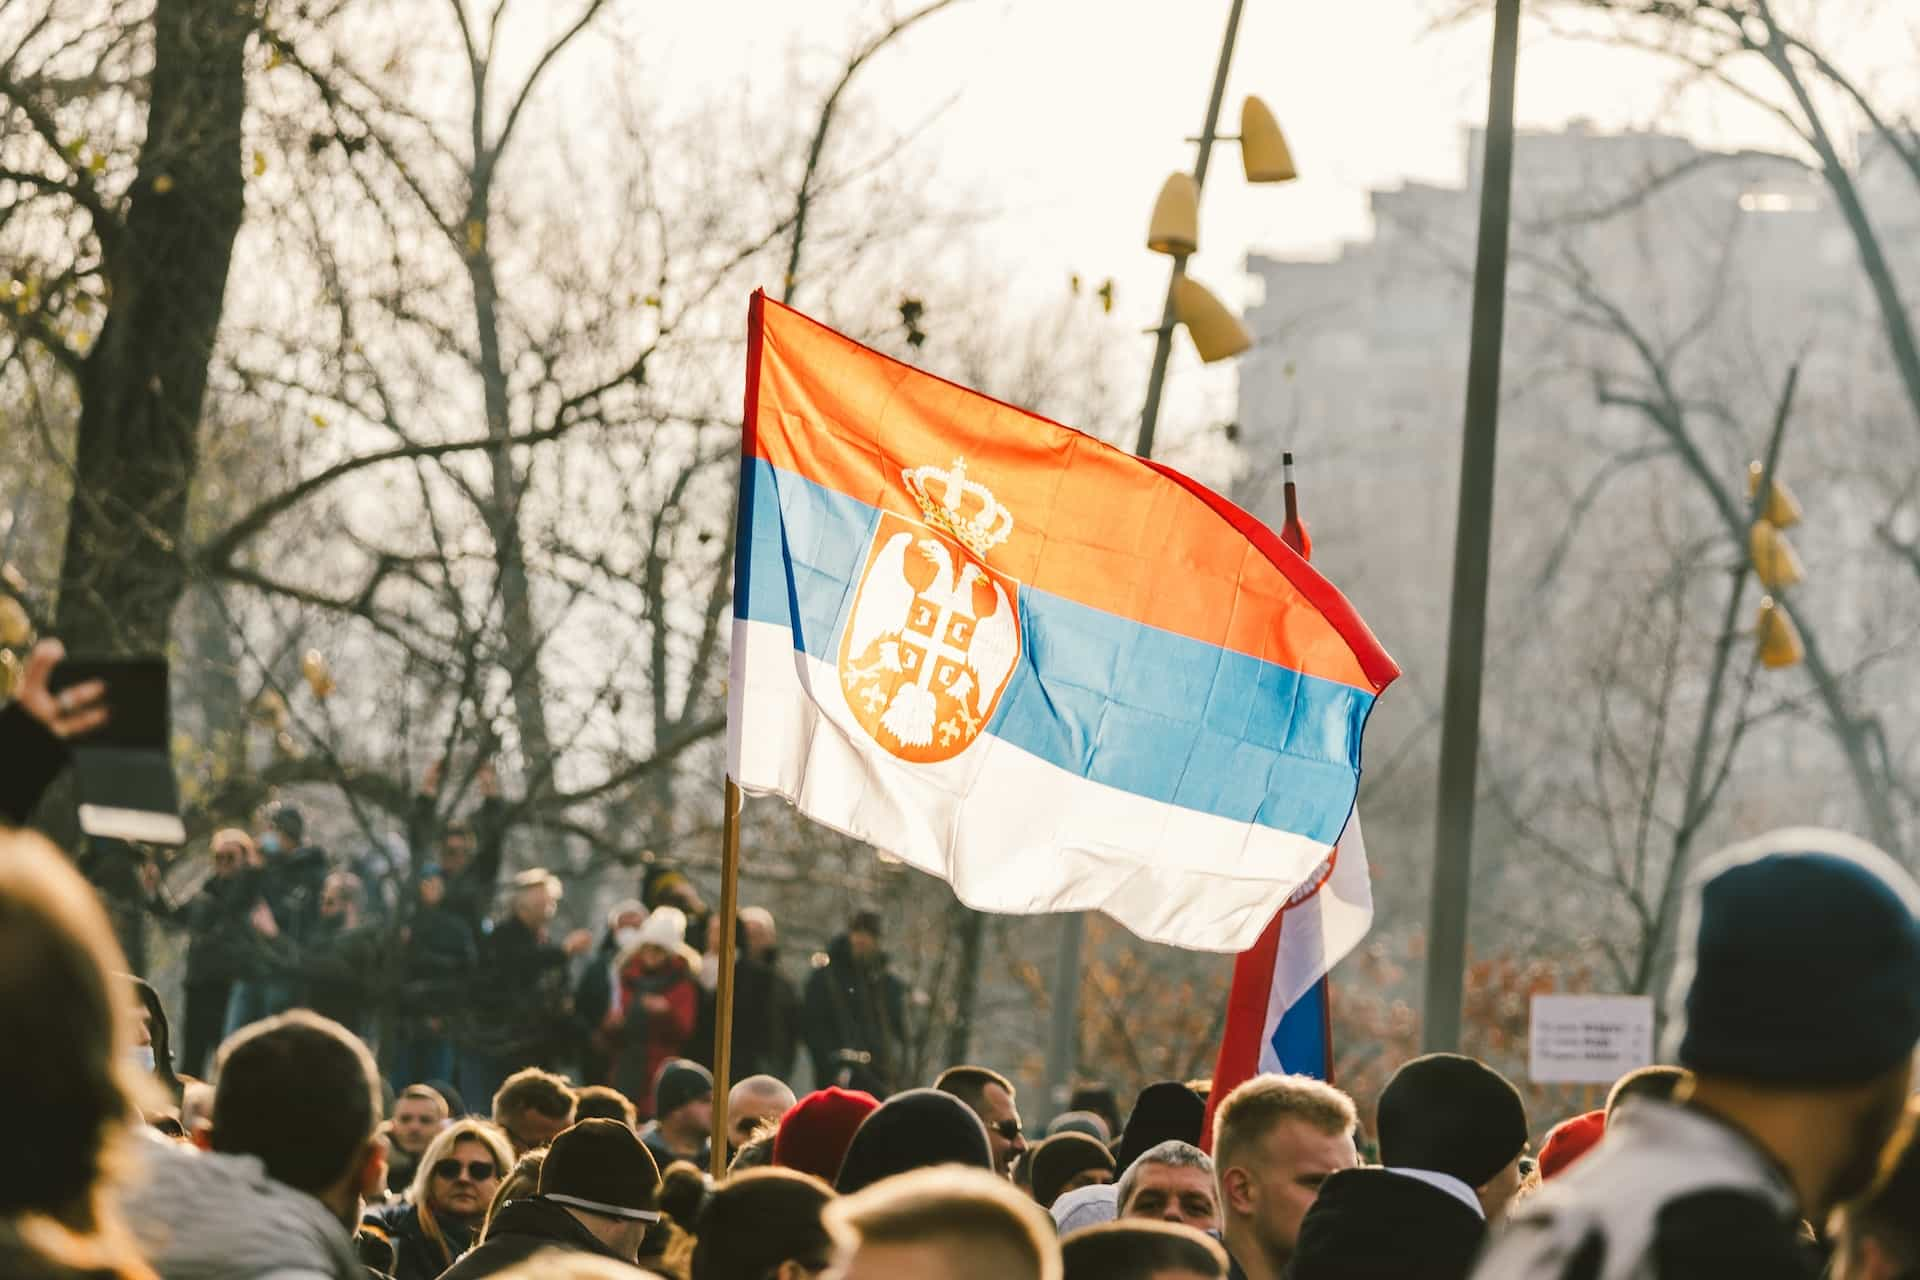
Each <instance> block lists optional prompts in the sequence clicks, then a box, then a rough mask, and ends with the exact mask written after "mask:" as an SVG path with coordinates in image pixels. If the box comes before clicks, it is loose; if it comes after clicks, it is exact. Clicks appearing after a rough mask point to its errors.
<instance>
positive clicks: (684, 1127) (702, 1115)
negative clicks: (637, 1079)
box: [653, 1058, 713, 1138]
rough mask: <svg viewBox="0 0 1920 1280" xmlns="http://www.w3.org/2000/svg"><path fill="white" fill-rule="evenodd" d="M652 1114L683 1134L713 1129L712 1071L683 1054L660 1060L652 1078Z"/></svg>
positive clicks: (706, 1133)
mask: <svg viewBox="0 0 1920 1280" xmlns="http://www.w3.org/2000/svg"><path fill="white" fill-rule="evenodd" d="M653 1118H654V1119H656V1120H658V1121H659V1122H660V1127H661V1128H662V1129H665V1130H667V1131H668V1132H669V1133H673V1134H676V1135H678V1136H680V1137H683V1138H694V1137H702V1138H704V1137H707V1136H709V1135H710V1134H712V1133H713V1073H712V1072H710V1071H708V1070H707V1069H706V1068H705V1067H703V1066H701V1065H700V1064H699V1063H697V1062H693V1061H691V1060H689V1059H687V1058H671V1059H669V1060H667V1061H666V1062H663V1063H661V1064H660V1071H659V1073H658V1074H657V1075H655V1076H654V1079H653Z"/></svg>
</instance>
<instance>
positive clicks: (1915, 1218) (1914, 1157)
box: [1833, 1098, 1920, 1280]
mask: <svg viewBox="0 0 1920 1280" xmlns="http://www.w3.org/2000/svg"><path fill="white" fill-rule="evenodd" d="M1835 1223H1836V1225H1837V1227H1838V1230H1837V1232H1836V1233H1835V1234H1836V1235H1837V1236H1838V1238H1839V1242H1840V1243H1839V1249H1838V1250H1837V1252H1836V1254H1835V1268H1834V1271H1833V1276H1834V1280H1902V1278H1903V1277H1905V1278H1906V1280H1911V1277H1913V1276H1916V1275H1920V1098H1914V1099H1912V1100H1910V1101H1909V1102H1908V1103H1907V1112H1906V1118H1905V1119H1904V1120H1902V1121H1901V1123H1900V1128H1899V1130H1898V1131H1897V1132H1896V1133H1895V1134H1894V1136H1893V1141H1892V1142H1890V1143H1888V1144H1887V1149H1886V1152H1885V1154H1884V1155H1883V1156H1882V1157H1881V1161H1880V1170H1879V1173H1878V1174H1877V1175H1876V1176H1875V1178H1874V1180H1873V1185H1872V1187H1870V1188H1869V1189H1868V1190H1867V1192H1866V1194H1865V1195H1863V1196H1861V1197H1860V1198H1859V1199H1858V1200H1855V1201H1853V1202H1852V1203H1851V1204H1849V1205H1847V1206H1846V1207H1845V1208H1843V1209H1842V1210H1841V1211H1840V1212H1839V1213H1838V1214H1836V1215H1835Z"/></svg>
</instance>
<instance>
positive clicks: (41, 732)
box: [0, 702, 68, 827]
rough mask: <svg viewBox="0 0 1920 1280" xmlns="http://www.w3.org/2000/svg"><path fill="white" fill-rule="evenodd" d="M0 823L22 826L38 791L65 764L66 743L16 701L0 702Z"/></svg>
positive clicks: (36, 804) (36, 803)
mask: <svg viewBox="0 0 1920 1280" xmlns="http://www.w3.org/2000/svg"><path fill="white" fill-rule="evenodd" d="M0 760H4V761H5V762H6V765H5V767H4V768H0V823H5V824H7V825H8V826H14V827H19V826H25V825H26V821H27V819H28V818H31V817H32V816H33V811H34V810H35V809H37V808H39V807H40V793H41V792H43V791H45V790H46V789H47V788H48V787H49V786H51V785H52V784H53V780H54V779H55V778H57V777H59V776H60V771H61V770H62V769H65V768H66V767H67V760H68V755H67V744H66V743H64V742H62V741H61V740H60V739H58V738H56V737H54V736H53V733H52V731H51V730H49V729H48V728H47V726H45V725H43V724H41V723H40V722H39V721H38V720H35V719H34V718H33V717H32V716H30V715H28V714H27V713H26V709H25V708H23V707H22V706H21V705H20V704H19V703H17V702H9V703H7V704H6V705H5V706H0Z"/></svg>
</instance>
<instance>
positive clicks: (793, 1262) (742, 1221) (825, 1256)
mask: <svg viewBox="0 0 1920 1280" xmlns="http://www.w3.org/2000/svg"><path fill="white" fill-rule="evenodd" d="M832 1201H833V1188H832V1187H829V1186H828V1185H827V1184H826V1183H824V1182H822V1181H820V1179H818V1178H816V1177H813V1176H812V1175H811V1174H805V1173H798V1172H796V1171H794V1170H792V1169H753V1170H749V1171H748V1172H746V1173H740V1174H735V1175H734V1176H733V1177H730V1178H728V1179H727V1180H726V1181H725V1182H723V1183H722V1184H720V1187H719V1189H718V1190H716V1191H715V1192H714V1193H713V1194H712V1195H711V1196H709V1197H708V1198H707V1204H706V1207H705V1208H704V1209H702V1210H701V1211H700V1220H699V1222H698V1224H697V1229H696V1230H695V1231H694V1237H695V1238H696V1240H697V1241H698V1243H697V1244H695V1245H694V1249H693V1280H814V1277H817V1276H819V1275H821V1274H822V1273H823V1272H825V1271H826V1269H827V1268H828V1267H829V1266H831V1265H832V1263H833V1240H832V1238H831V1237H829V1236H828V1235H827V1228H826V1224H825V1223H824V1222H823V1221H822V1220H821V1215H822V1214H823V1213H824V1212H825V1210H826V1207H827V1206H828V1205H829V1204H830V1203H832Z"/></svg>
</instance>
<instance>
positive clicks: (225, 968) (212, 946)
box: [154, 871, 259, 986]
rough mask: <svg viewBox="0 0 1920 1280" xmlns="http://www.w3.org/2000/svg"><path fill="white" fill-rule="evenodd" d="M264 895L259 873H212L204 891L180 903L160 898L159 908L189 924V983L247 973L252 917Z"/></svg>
mask: <svg viewBox="0 0 1920 1280" xmlns="http://www.w3.org/2000/svg"><path fill="white" fill-rule="evenodd" d="M258 899H259V883H258V881H257V880H256V878H255V873H253V872H250V871H241V872H240V873H238V874H237V875H231V876H209V877H208V878H207V879H206V881H205V882H203V883H202V884H201V886H200V891H199V892H198V893H196V894H194V895H193V897H191V898H189V899H187V901H186V902H184V903H182V904H180V905H179V906H168V905H166V903H164V902H156V903H155V908H154V909H155V910H156V911H157V912H159V913H160V914H161V915H163V916H166V917H168V918H170V919H172V920H173V921H174V922H175V923H177V924H183V925H185V926H186V928H187V936H188V942H187V985H188V986H198V985H200V984H202V983H222V982H231V981H233V980H234V979H235V978H238V977H240V976H242V975H243V974H245V973H246V971H247V968H248V963H249V961H250V959H251V957H252V955H253V937H254V934H253V926H252V925H251V924H250V923H249V922H248V920H247V917H248V915H249V914H250V913H251V912H252V911H253V904H254V903H255V902H256V901H258Z"/></svg>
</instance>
